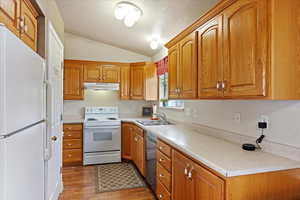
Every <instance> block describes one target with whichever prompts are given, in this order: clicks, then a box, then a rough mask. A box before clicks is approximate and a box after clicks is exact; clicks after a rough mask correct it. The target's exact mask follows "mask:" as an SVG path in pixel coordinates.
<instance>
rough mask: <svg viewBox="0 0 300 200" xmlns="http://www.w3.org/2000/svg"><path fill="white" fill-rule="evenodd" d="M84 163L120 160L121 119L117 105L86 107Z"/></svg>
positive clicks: (91, 163)
mask: <svg viewBox="0 0 300 200" xmlns="http://www.w3.org/2000/svg"><path fill="white" fill-rule="evenodd" d="M83 143H84V144H83V145H84V146H83V149H84V156H83V157H84V158H83V164H84V165H93V164H103V163H113V162H121V120H120V119H119V112H118V108H117V107H86V108H85V120H84V138H83Z"/></svg>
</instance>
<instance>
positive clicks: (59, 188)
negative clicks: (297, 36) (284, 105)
mask: <svg viewBox="0 0 300 200" xmlns="http://www.w3.org/2000/svg"><path fill="white" fill-rule="evenodd" d="M46 34H47V36H46V62H47V82H48V80H49V69H50V66H49V58H50V51H49V47H50V39H49V38H50V37H53V39H54V40H56V41H57V43H58V45H59V46H60V49H61V52H62V55H61V58H62V61H61V69H62V70H61V73H62V74H61V76H62V77H63V73H64V71H63V70H64V45H63V42H62V41H61V39H60V38H59V36H58V34H57V32H56V30H55V28H54V26H53V25H52V23H51V22H50V21H49V20H48V21H47V25H46ZM50 35H51V36H50ZM61 86H62V88H63V78H62V80H61ZM61 95H62V102H61V111H63V91H61ZM47 100H48V97H47ZM47 104H48V102H47ZM48 109H49V108H48V105H47V106H46V110H47V111H46V113H47V115H48V112H49V111H48ZM62 114H63V113H61V116H62ZM48 118H49V116H47V122H48ZM62 125H63V124H62V119H61V126H62ZM46 129H47V131H46V138H45V194H44V199H45V200H57V199H58V197H59V195H60V193H61V192H62V191H63V182H62V174H60V182H59V183H58V185H57V187H56V190H55V191H54V192H53V193H52V194H51V196H49V199H47V198H48V197H47V196H48V161H49V160H50V159H51V158H52V156H53V155H51V154H52V144H51V134H50V133H49V128H48V125H47V128H46ZM62 138H63V132H61V134H60V136H59V138H58V139H57V141H58V142H60V145H59V146H60V150H59V152H60V154H61V156H60V168H62ZM60 173H61V172H60Z"/></svg>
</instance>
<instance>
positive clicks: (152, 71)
mask: <svg viewBox="0 0 300 200" xmlns="http://www.w3.org/2000/svg"><path fill="white" fill-rule="evenodd" d="M157 99H158V77H157V68H156V65H155V64H154V63H149V64H147V65H146V67H145V100H146V101H157Z"/></svg>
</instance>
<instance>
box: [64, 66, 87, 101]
mask: <svg viewBox="0 0 300 200" xmlns="http://www.w3.org/2000/svg"><path fill="white" fill-rule="evenodd" d="M83 98H84V88H83V64H80V63H72V62H65V68H64V100H82V99H83Z"/></svg>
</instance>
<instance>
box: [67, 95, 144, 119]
mask: <svg viewBox="0 0 300 200" xmlns="http://www.w3.org/2000/svg"><path fill="white" fill-rule="evenodd" d="M146 105H150V104H149V103H147V102H145V101H133V100H130V101H120V99H119V92H118V91H94V90H85V97H84V100H83V101H64V116H65V117H67V116H72V117H73V116H80V117H83V116H84V107H87V106H117V107H118V108H119V112H120V115H121V116H123V117H139V116H141V115H142V107H143V106H146Z"/></svg>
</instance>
